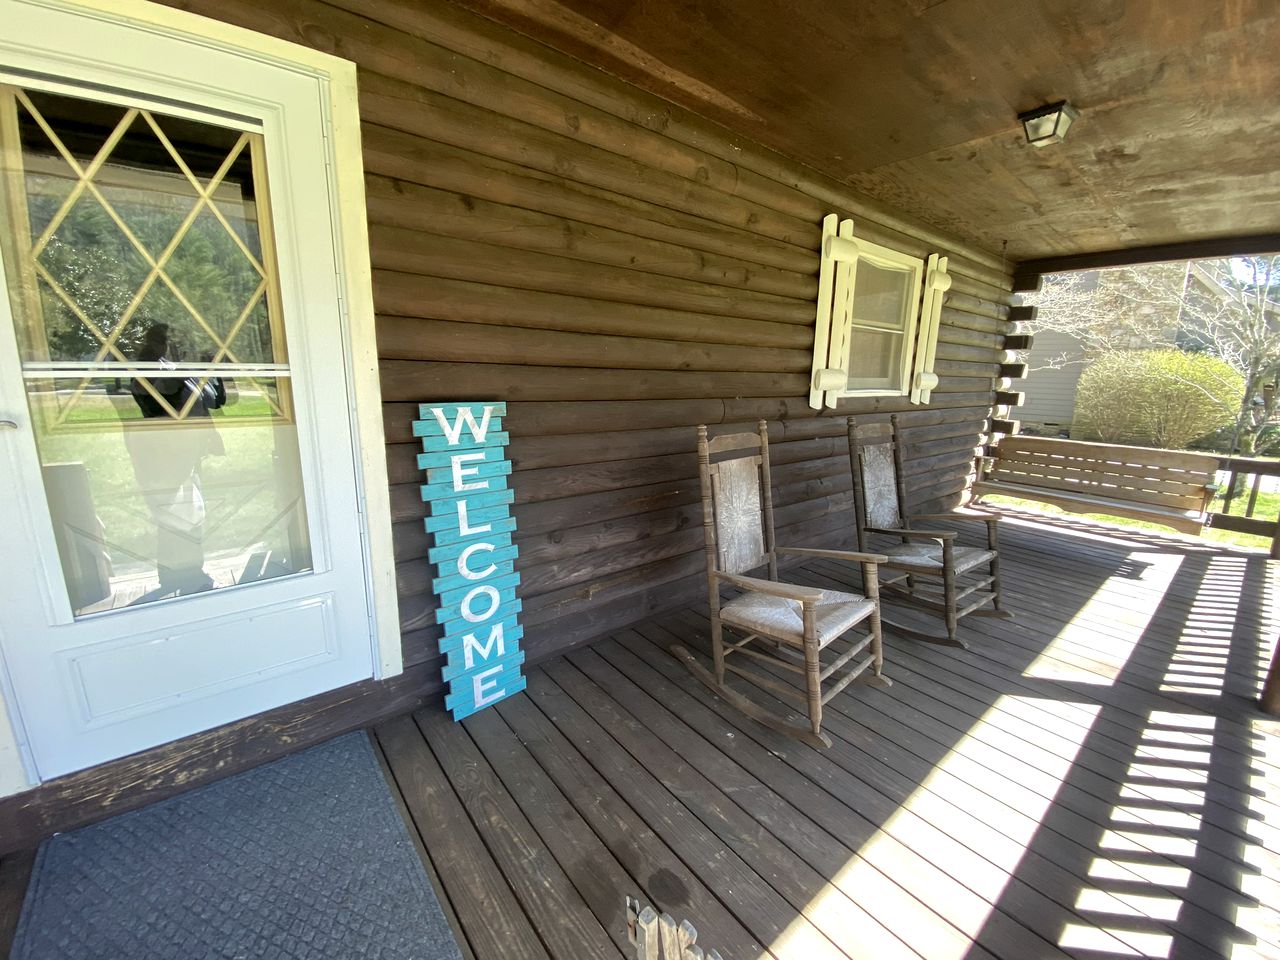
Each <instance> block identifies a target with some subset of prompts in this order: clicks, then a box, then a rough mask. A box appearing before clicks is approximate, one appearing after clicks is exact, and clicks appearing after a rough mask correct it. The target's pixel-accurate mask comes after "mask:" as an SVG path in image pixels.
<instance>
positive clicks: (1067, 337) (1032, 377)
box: [1018, 330, 1086, 437]
mask: <svg viewBox="0 0 1280 960" xmlns="http://www.w3.org/2000/svg"><path fill="white" fill-rule="evenodd" d="M1085 366H1086V361H1085V351H1084V347H1083V345H1082V344H1081V343H1080V341H1079V340H1077V339H1076V338H1075V337H1073V336H1071V334H1069V333H1063V332H1062V331H1060V330H1039V331H1036V332H1035V341H1034V342H1033V343H1032V345H1031V349H1030V351H1028V359H1027V367H1028V372H1027V376H1026V377H1025V378H1024V379H1023V381H1022V389H1023V391H1024V393H1025V394H1026V398H1025V399H1024V400H1023V401H1022V406H1020V407H1019V408H1018V419H1019V420H1020V421H1021V422H1022V432H1023V433H1037V434H1042V435H1044V436H1050V437H1052V436H1064V437H1065V436H1069V435H1070V433H1071V420H1072V418H1073V417H1074V415H1075V409H1076V389H1077V387H1078V386H1079V385H1080V375H1081V374H1082V373H1084V370H1085Z"/></svg>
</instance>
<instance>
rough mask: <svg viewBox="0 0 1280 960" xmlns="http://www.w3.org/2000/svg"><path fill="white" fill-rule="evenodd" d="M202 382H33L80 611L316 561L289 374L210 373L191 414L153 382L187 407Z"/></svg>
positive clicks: (31, 394) (54, 504) (59, 532)
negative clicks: (284, 395) (278, 406)
mask: <svg viewBox="0 0 1280 960" xmlns="http://www.w3.org/2000/svg"><path fill="white" fill-rule="evenodd" d="M198 382H199V381H198V380H197V379H196V378H185V379H182V380H176V379H175V378H165V377H152V378H147V380H146V383H145V384H144V383H142V382H141V378H134V379H132V380H131V379H127V378H124V379H117V378H105V377H104V378H96V379H93V380H91V381H90V382H89V383H88V384H82V383H81V382H80V381H79V380H72V379H66V380H63V379H58V380H37V379H29V380H28V381H27V386H28V401H29V403H30V405H31V408H32V414H33V416H34V417H35V420H36V440H37V444H38V446H39V451H40V463H41V467H42V471H43V474H44V481H45V491H46V493H47V494H48V499H49V508H50V513H51V514H52V515H53V523H54V536H55V539H56V540H57V543H58V552H59V555H60V558H61V561H62V568H63V572H64V574H65V575H66V579H67V585H68V590H69V592H70V594H71V603H72V607H73V608H74V609H75V611H76V614H77V615H82V614H87V613H95V612H99V611H102V610H110V609H113V608H118V607H122V606H127V605H131V604H137V603H146V602H148V601H151V600H158V599H162V598H165V597H172V596H183V595H188V594H193V593H201V592H204V591H206V590H211V589H218V588H224V587H230V586H233V585H235V584H240V583H250V582H254V581H258V580H265V579H269V578H272V577H278V576H283V575H286V574H290V573H297V572H301V571H304V570H309V569H310V568H311V550H310V545H309V543H308V539H307V532H306V531H307V526H306V517H305V514H304V512H303V497H302V478H301V471H300V468H299V463H298V457H297V449H298V447H297V429H296V426H295V425H294V424H293V423H292V422H291V421H289V420H287V419H285V418H283V417H281V416H279V415H278V414H277V413H275V412H274V410H273V403H276V402H278V401H277V400H275V399H274V398H277V397H278V396H279V395H280V392H281V391H282V390H283V391H285V392H287V390H288V382H287V381H284V380H281V381H279V382H275V383H271V384H270V385H269V387H270V393H271V399H269V398H268V396H267V393H266V391H264V390H263V389H262V387H263V385H261V384H254V383H240V382H231V383H228V382H227V381H226V380H225V379H223V380H221V381H218V380H213V379H212V378H210V380H206V381H205V387H204V388H202V390H201V398H200V399H198V400H197V401H196V402H195V403H194V405H193V406H192V409H191V410H190V411H189V413H188V415H187V416H186V417H185V418H183V419H176V418H174V417H172V416H170V415H168V414H167V413H165V412H164V411H163V408H161V407H160V406H159V404H158V402H157V400H156V397H153V396H152V394H151V393H150V392H149V390H153V391H154V392H155V394H156V395H158V396H159V397H162V398H165V400H166V402H167V403H168V404H169V405H170V406H172V407H174V408H177V409H182V408H183V407H184V406H186V403H185V401H186V400H187V399H188V398H189V397H190V395H191V392H192V387H193V385H194V384H196V383H198ZM175 387H176V389H175ZM148 388H149V389H148ZM77 391H79V399H78V400H76V401H75V402H74V403H72V402H70V401H69V397H70V395H71V394H73V393H76V392H77ZM220 398H222V402H223V406H220V407H214V406H212V404H214V403H217V402H219V399H220ZM60 418H61V421H62V422H61V423H59V422H58V421H59V419H60Z"/></svg>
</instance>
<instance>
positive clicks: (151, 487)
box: [0, 87, 312, 616]
mask: <svg viewBox="0 0 1280 960" xmlns="http://www.w3.org/2000/svg"><path fill="white" fill-rule="evenodd" d="M0 148H3V157H4V163H3V168H2V169H0V200H3V208H2V210H3V216H4V220H5V222H4V229H3V231H0V234H2V237H3V247H4V263H5V275H6V278H7V281H8V287H9V290H8V293H9V299H10V303H11V305H12V307H13V315H14V318H15V322H16V324H17V328H18V329H17V332H18V341H19V344H20V346H21V351H22V361H23V376H24V381H25V384H26V388H27V399H28V404H29V407H30V410H31V415H32V421H33V425H34V429H35V435H36V446H37V449H38V450H39V454H40V462H41V466H42V470H43V475H44V481H45V491H46V494H47V497H48V501H49V508H50V513H51V515H52V517H53V522H54V534H55V539H56V541H57V544H58V550H59V555H60V559H61V562H62V568H63V572H64V574H65V576H66V581H67V589H68V592H69V594H70V599H71V605H72V607H73V609H74V610H75V612H76V615H77V616H81V615H85V614H89V613H98V612H102V611H105V610H111V609H117V608H121V607H124V606H128V605H132V604H137V603H146V602H151V601H154V600H160V599H166V598H172V597H176V596H187V595H191V594H196V593H203V592H206V591H209V590H215V589H225V588H228V587H232V586H235V585H238V584H246V583H251V582H257V581H261V580H267V579H272V578H276V577H281V576H286V575H291V574H296V573H302V572H306V571H309V570H310V569H311V564H312V561H311V548H310V542H309V537H308V531H307V523H306V510H305V502H304V497H303V488H302V478H301V467H300V460H299V454H298V440H297V426H296V423H295V420H294V416H293V399H292V391H291V388H290V383H291V380H290V370H289V365H288V353H287V348H286V343H285V337H284V328H283V323H282V318H281V311H280V302H279V294H278V287H277V278H276V276H275V273H274V254H273V248H272V237H271V228H270V217H269V205H268V203H267V194H266V186H267V185H266V181H265V172H264V171H265V162H264V159H263V154H262V138H261V136H260V135H259V134H255V133H246V132H242V131H239V130H232V129H228V128H224V127H220V126H217V125H215V124H210V123H203V122H198V121H193V120H190V119H184V118H176V117H170V116H165V115H163V114H158V113H155V112H152V111H148V110H141V109H135V108H124V107H118V106H114V105H109V104H102V103H97V102H94V101H90V100H86V99H81V98H77V97H69V96H62V95H55V94H49V93H43V92H38V91H26V90H21V89H18V88H14V87H0Z"/></svg>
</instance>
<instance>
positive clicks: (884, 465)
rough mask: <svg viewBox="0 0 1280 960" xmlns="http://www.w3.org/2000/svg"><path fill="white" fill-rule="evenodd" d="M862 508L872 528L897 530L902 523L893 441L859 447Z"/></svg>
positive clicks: (867, 522) (868, 524)
mask: <svg viewBox="0 0 1280 960" xmlns="http://www.w3.org/2000/svg"><path fill="white" fill-rule="evenodd" d="M860 453H861V457H860V459H861V461H862V462H861V464H860V465H859V466H860V468H861V471H862V497H863V501H864V502H863V511H864V515H865V517H866V524H867V526H869V527H882V528H885V529H896V528H897V527H900V526H901V525H902V504H901V503H900V502H899V500H898V479H897V470H896V469H895V468H896V464H895V463H894V457H893V444H891V443H877V444H874V445H867V446H862V447H861V448H860Z"/></svg>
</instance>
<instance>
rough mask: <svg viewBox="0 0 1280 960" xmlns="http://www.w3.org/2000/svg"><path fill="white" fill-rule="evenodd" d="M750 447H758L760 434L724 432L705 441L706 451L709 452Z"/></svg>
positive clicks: (747, 448)
mask: <svg viewBox="0 0 1280 960" xmlns="http://www.w3.org/2000/svg"><path fill="white" fill-rule="evenodd" d="M752 449H755V450H758V449H760V436H759V435H758V434H755V433H726V434H724V435H722V436H719V437H714V438H713V439H711V440H708V441H707V452H708V453H711V454H716V453H723V452H724V451H726V450H752Z"/></svg>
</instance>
